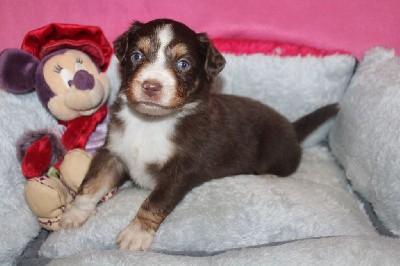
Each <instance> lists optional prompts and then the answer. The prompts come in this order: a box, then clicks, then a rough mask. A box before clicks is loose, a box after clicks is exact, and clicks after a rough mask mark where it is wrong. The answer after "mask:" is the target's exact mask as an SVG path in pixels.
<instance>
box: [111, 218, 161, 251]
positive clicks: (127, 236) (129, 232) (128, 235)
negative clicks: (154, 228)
mask: <svg viewBox="0 0 400 266" xmlns="http://www.w3.org/2000/svg"><path fill="white" fill-rule="evenodd" d="M153 239H154V233H152V232H147V231H146V230H143V229H142V228H141V225H140V223H137V222H135V221H134V222H133V223H131V224H129V225H128V226H127V227H126V228H125V229H124V230H122V231H121V233H119V235H118V238H117V244H118V246H119V249H125V250H132V251H139V250H140V251H148V250H149V249H150V246H151V243H152V242H153Z"/></svg>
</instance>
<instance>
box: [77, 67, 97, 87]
mask: <svg viewBox="0 0 400 266" xmlns="http://www.w3.org/2000/svg"><path fill="white" fill-rule="evenodd" d="M94 83H95V82H94V77H93V75H92V74H90V73H89V72H87V71H86V70H79V71H77V72H76V73H75V75H74V79H73V80H72V84H71V85H75V87H76V88H77V89H78V90H91V89H93V87H94Z"/></svg>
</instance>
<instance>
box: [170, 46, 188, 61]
mask: <svg viewBox="0 0 400 266" xmlns="http://www.w3.org/2000/svg"><path fill="white" fill-rule="evenodd" d="M188 52H189V50H188V47H187V46H186V45H185V44H183V43H178V44H176V45H174V46H173V47H172V48H171V54H172V57H173V58H175V59H178V58H180V57H182V56H184V55H186V54H188Z"/></svg>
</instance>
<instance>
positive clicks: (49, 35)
mask: <svg viewBox="0 0 400 266" xmlns="http://www.w3.org/2000/svg"><path fill="white" fill-rule="evenodd" d="M21 48H22V49H23V50H25V51H27V52H28V53H30V54H32V55H33V56H35V57H37V58H38V59H39V60H41V59H42V58H43V57H44V56H46V55H48V54H50V53H52V52H54V51H56V50H60V49H64V48H71V49H77V50H80V51H82V52H84V53H87V54H88V55H90V56H91V58H92V59H93V61H94V62H95V63H96V64H97V65H98V66H99V68H100V69H101V70H102V71H105V70H106V69H107V67H108V64H109V63H110V60H111V56H112V54H113V49H112V47H111V45H110V43H109V42H108V41H107V39H106V38H105V36H104V34H103V31H102V30H101V29H100V28H99V27H96V26H82V25H73V24H60V23H51V24H49V25H47V26H44V27H42V28H39V29H36V30H32V31H30V32H28V33H27V34H26V35H25V38H24V40H23V42H22V46H21Z"/></svg>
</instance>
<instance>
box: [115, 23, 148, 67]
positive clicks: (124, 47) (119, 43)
mask: <svg viewBox="0 0 400 266" xmlns="http://www.w3.org/2000/svg"><path fill="white" fill-rule="evenodd" d="M142 25H143V24H142V23H140V22H138V21H134V22H133V23H132V25H131V26H130V28H129V30H127V31H125V32H124V33H123V34H122V35H120V36H119V37H118V38H117V39H115V41H114V42H113V44H114V51H115V55H116V56H117V58H118V60H119V61H120V62H121V61H122V60H124V58H125V57H126V54H127V52H128V47H129V40H130V38H131V37H132V36H133V35H134V34H135V32H136V31H137V30H138V29H140V28H141V27H142Z"/></svg>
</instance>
